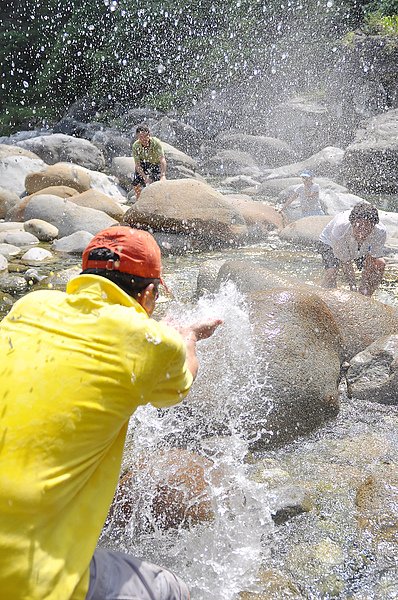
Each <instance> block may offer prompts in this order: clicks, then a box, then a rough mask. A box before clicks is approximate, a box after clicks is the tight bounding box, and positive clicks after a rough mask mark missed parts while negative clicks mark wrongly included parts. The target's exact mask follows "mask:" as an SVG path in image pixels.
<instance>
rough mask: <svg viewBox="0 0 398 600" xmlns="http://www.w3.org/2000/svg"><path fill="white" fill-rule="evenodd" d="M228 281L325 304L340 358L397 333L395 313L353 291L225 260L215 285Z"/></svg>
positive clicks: (247, 289)
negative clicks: (336, 334) (286, 291)
mask: <svg viewBox="0 0 398 600" xmlns="http://www.w3.org/2000/svg"><path fill="white" fill-rule="evenodd" d="M227 280H232V281H234V282H235V284H236V285H237V286H238V288H239V289H240V290H241V291H242V292H243V293H248V292H250V291H261V290H272V289H273V288H289V289H290V288H293V289H295V290H302V291H306V292H307V293H311V294H315V295H316V296H317V297H319V298H320V300H321V301H322V302H323V303H324V304H326V305H327V307H328V309H329V310H330V313H331V314H332V316H333V322H334V323H335V324H336V325H337V328H338V331H339V340H340V345H341V346H340V355H342V356H343V358H344V359H346V360H350V359H351V358H352V357H353V356H355V355H356V354H358V353H359V352H361V351H362V350H365V348H367V347H368V346H369V345H370V344H372V343H373V342H375V341H376V340H377V339H378V338H379V337H382V336H386V335H391V334H393V333H397V332H398V311H397V309H396V308H393V307H392V306H387V305H386V304H383V303H381V302H378V301H377V300H375V299H374V298H368V297H367V296H363V295H362V294H358V293H356V292H349V291H347V290H344V289H337V290H327V289H324V288H322V287H317V286H313V285H311V286H310V285H306V283H305V282H303V281H300V280H299V279H298V278H297V277H289V276H286V275H283V276H280V275H278V274H276V273H274V272H272V271H270V270H268V269H265V268H263V267H261V266H255V265H253V264H252V263H250V262H248V261H227V262H225V263H224V264H223V265H222V267H221V269H220V271H219V274H218V279H217V284H218V285H220V284H221V282H222V281H227Z"/></svg>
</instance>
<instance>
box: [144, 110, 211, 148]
mask: <svg viewBox="0 0 398 600" xmlns="http://www.w3.org/2000/svg"><path fill="white" fill-rule="evenodd" d="M151 132H152V134H153V135H155V136H156V137H158V138H159V139H161V140H162V142H163V143H167V144H170V145H171V146H174V148H176V149H178V150H180V151H182V152H186V153H187V154H189V155H192V154H193V155H194V156H197V155H198V154H199V153H200V147H201V145H202V143H203V136H202V134H201V133H199V132H198V131H197V130H196V129H195V128H194V127H192V126H191V125H187V124H186V123H183V122H182V121H179V120H178V119H173V118H170V117H167V116H166V117H163V118H161V119H160V120H159V121H157V123H155V124H154V125H152V126H151Z"/></svg>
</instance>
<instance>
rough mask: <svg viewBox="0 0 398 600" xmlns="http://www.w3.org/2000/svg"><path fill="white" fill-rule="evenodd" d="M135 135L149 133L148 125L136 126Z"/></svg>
mask: <svg viewBox="0 0 398 600" xmlns="http://www.w3.org/2000/svg"><path fill="white" fill-rule="evenodd" d="M135 132H136V133H141V132H146V133H149V127H148V125H145V124H142V125H138V127H137V129H136V130H135Z"/></svg>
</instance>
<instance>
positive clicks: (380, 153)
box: [342, 109, 398, 193]
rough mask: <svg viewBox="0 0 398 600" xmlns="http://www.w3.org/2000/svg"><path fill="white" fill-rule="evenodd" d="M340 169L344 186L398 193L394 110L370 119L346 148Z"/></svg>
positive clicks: (396, 117)
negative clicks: (341, 169)
mask: <svg viewBox="0 0 398 600" xmlns="http://www.w3.org/2000/svg"><path fill="white" fill-rule="evenodd" d="M342 168H343V173H344V177H345V180H346V182H347V185H349V186H350V188H351V189H353V190H355V191H358V192H367V193H396V192H398V182H397V169H398V109H394V110H389V111H387V112H385V113H382V114H380V115H377V116H375V117H373V118H372V119H370V120H369V121H368V122H367V123H366V126H365V127H364V128H363V129H360V130H358V131H357V134H356V137H355V140H354V142H353V143H352V144H350V145H349V146H348V148H346V151H345V153H344V158H343V162H342Z"/></svg>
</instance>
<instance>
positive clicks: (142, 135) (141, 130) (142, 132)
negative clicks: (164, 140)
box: [135, 125, 151, 143]
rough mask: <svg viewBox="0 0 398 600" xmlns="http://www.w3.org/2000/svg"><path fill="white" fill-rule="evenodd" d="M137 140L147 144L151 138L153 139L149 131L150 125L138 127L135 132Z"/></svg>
mask: <svg viewBox="0 0 398 600" xmlns="http://www.w3.org/2000/svg"><path fill="white" fill-rule="evenodd" d="M135 133H136V136H137V139H138V140H139V141H140V142H141V143H145V142H147V141H148V140H149V138H150V137H151V132H150V131H149V127H148V125H138V127H137V129H136V130H135Z"/></svg>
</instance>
